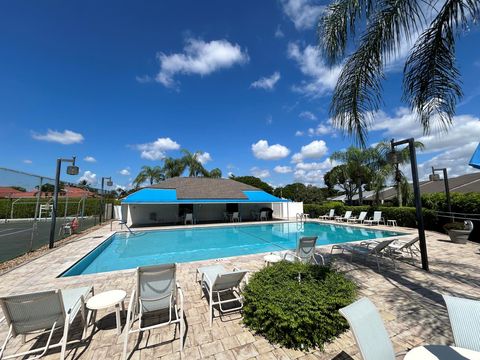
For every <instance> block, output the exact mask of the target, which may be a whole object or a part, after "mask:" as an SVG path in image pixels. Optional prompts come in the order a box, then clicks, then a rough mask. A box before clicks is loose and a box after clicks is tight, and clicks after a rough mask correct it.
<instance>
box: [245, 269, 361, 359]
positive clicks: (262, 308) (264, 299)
mask: <svg viewBox="0 0 480 360" xmlns="http://www.w3.org/2000/svg"><path fill="white" fill-rule="evenodd" d="M299 277H300V282H299ZM355 295H356V286H355V284H354V283H353V282H352V281H351V280H348V279H347V278H346V277H345V276H344V275H343V274H340V273H338V272H336V271H334V270H332V269H330V268H328V267H324V266H318V265H309V264H301V263H289V262H286V261H282V262H279V263H276V264H273V265H272V266H269V267H266V268H264V269H262V270H260V271H258V272H256V273H255V274H254V275H253V276H252V278H251V279H250V281H249V283H248V285H247V286H246V287H245V290H244V298H245V302H244V308H243V310H244V311H243V321H244V323H245V324H246V325H247V326H248V327H249V328H250V329H251V330H253V331H255V332H257V333H259V334H261V335H263V336H265V338H266V339H267V340H269V341H270V342H273V343H277V344H280V345H282V346H285V347H288V348H295V349H303V350H307V349H309V348H315V347H318V348H323V345H324V344H325V343H326V342H329V341H331V340H332V339H333V338H335V337H336V336H338V335H339V334H341V333H342V332H343V331H344V330H346V329H347V328H348V325H347V322H346V321H345V319H344V318H343V317H342V316H341V315H340V313H339V312H338V309H340V308H342V307H344V306H347V305H349V304H350V303H352V302H353V301H354V299H355Z"/></svg>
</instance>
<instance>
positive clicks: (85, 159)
mask: <svg viewBox="0 0 480 360" xmlns="http://www.w3.org/2000/svg"><path fill="white" fill-rule="evenodd" d="M83 161H86V162H90V163H94V162H97V159H95V158H94V157H93V156H85V157H84V158H83Z"/></svg>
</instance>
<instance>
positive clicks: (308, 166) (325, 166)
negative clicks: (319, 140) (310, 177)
mask: <svg viewBox="0 0 480 360" xmlns="http://www.w3.org/2000/svg"><path fill="white" fill-rule="evenodd" d="M337 165H338V163H337V162H336V161H331V160H330V159H325V160H324V161H322V162H309V163H305V162H299V163H297V164H296V165H295V169H296V170H305V171H311V170H325V171H328V170H330V169H331V168H332V167H334V166H337Z"/></svg>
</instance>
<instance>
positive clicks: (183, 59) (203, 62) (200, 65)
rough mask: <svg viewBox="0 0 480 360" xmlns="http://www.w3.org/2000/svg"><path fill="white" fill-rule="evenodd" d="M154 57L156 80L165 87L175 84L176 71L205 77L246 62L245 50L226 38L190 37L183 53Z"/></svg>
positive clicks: (161, 54)
mask: <svg viewBox="0 0 480 360" xmlns="http://www.w3.org/2000/svg"><path fill="white" fill-rule="evenodd" d="M157 59H158V61H159V63H160V71H159V73H158V74H157V76H156V78H155V81H157V82H159V83H161V84H163V85H164V86H166V87H175V85H176V83H175V79H174V77H175V76H176V75H177V74H185V75H190V74H194V75H200V76H205V75H209V74H211V73H213V72H215V71H217V70H220V69H227V68H229V67H232V66H234V65H236V64H244V63H247V62H248V61H249V58H248V54H247V52H246V51H243V50H242V48H241V47H240V45H238V44H232V43H230V42H228V41H227V40H212V41H210V42H205V41H203V40H198V39H193V38H190V39H187V41H186V45H185V47H184V48H183V52H181V53H174V54H170V55H167V54H165V53H158V54H157ZM137 80H138V79H137Z"/></svg>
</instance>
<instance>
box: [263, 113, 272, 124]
mask: <svg viewBox="0 0 480 360" xmlns="http://www.w3.org/2000/svg"><path fill="white" fill-rule="evenodd" d="M265 122H266V123H267V125H272V124H273V116H272V115H268V116H267V118H266V119H265Z"/></svg>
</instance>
